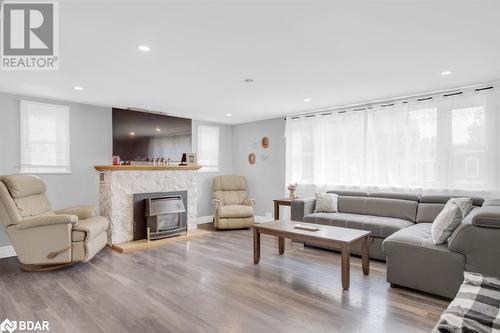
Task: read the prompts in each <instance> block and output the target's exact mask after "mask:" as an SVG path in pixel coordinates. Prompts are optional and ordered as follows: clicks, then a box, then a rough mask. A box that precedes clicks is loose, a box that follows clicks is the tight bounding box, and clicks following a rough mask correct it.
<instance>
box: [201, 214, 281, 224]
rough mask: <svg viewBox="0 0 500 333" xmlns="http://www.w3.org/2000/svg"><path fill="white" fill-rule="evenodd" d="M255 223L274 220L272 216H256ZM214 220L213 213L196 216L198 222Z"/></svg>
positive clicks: (203, 222)
mask: <svg viewBox="0 0 500 333" xmlns="http://www.w3.org/2000/svg"><path fill="white" fill-rule="evenodd" d="M254 219H255V223H264V222H269V221H272V220H273V218H272V217H265V216H254ZM213 221H214V216H213V215H207V216H198V217H197V218H196V223H197V224H205V223H212V222H213Z"/></svg>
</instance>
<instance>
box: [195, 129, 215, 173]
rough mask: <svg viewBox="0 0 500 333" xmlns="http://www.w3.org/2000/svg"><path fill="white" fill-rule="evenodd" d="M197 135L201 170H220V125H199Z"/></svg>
mask: <svg viewBox="0 0 500 333" xmlns="http://www.w3.org/2000/svg"><path fill="white" fill-rule="evenodd" d="M196 137H197V140H196V142H197V145H196V147H197V154H198V164H199V165H201V171H219V127H215V126H206V125H198V127H197V134H196Z"/></svg>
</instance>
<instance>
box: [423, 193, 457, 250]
mask: <svg viewBox="0 0 500 333" xmlns="http://www.w3.org/2000/svg"><path fill="white" fill-rule="evenodd" d="M450 200H451V199H450ZM462 218H463V214H462V210H461V209H460V206H458V205H457V204H456V203H455V202H452V201H448V202H447V203H446V205H445V206H444V208H443V210H442V211H441V212H440V213H439V215H438V216H437V217H436V218H435V219H434V222H432V226H431V238H432V242H433V243H434V244H436V245H437V244H442V243H444V242H446V240H447V239H448V238H449V237H450V236H451V234H452V233H453V231H454V230H455V229H456V228H457V227H458V226H459V225H460V222H462Z"/></svg>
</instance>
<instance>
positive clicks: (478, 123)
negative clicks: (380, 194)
mask: <svg viewBox="0 0 500 333" xmlns="http://www.w3.org/2000/svg"><path fill="white" fill-rule="evenodd" d="M498 101H500V98H499V95H498V93H493V92H491V93H476V92H470V91H469V92H468V93H464V94H463V95H462V96H459V97H455V98H442V96H438V95H435V96H433V98H432V99H429V100H425V101H417V100H409V101H404V102H399V103H397V102H395V103H392V104H385V105H374V106H373V107H371V108H367V109H363V110H362V111H359V110H358V111H356V110H346V111H343V112H331V113H330V112H328V113H323V114H316V115H308V116H306V117H291V118H287V121H286V159H287V165H286V167H287V169H286V170H287V176H286V178H287V182H289V183H294V182H297V183H299V184H301V185H306V186H305V187H306V188H307V189H314V188H316V189H320V188H321V187H322V186H325V185H333V186H336V185H338V186H339V187H345V186H347V187H356V188H364V189H366V190H368V191H370V190H375V191H376V190H379V189H380V188H384V189H397V188H399V189H436V190H449V191H450V192H453V191H460V190H467V191H497V190H498V189H499V188H500V186H499V180H500V179H499V177H498V175H497V164H498V160H499V159H500V155H499V153H500V152H499V151H498V147H500V136H499V135H498V134H497V130H496V124H497V122H498V121H499V120H500V119H499V118H498V116H497V109H496V106H495V105H497V103H498ZM309 185H312V186H309Z"/></svg>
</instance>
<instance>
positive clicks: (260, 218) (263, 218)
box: [254, 215, 274, 223]
mask: <svg viewBox="0 0 500 333" xmlns="http://www.w3.org/2000/svg"><path fill="white" fill-rule="evenodd" d="M254 220H255V223H264V222H271V221H273V220H274V219H273V218H272V217H266V216H258V215H256V216H254Z"/></svg>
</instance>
